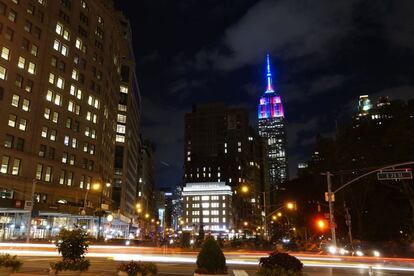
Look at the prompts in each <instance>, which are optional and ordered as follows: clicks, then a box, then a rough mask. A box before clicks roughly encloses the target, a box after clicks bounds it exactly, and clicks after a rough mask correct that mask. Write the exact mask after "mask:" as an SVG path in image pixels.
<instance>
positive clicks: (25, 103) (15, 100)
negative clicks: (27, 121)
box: [11, 94, 30, 111]
mask: <svg viewBox="0 0 414 276" xmlns="http://www.w3.org/2000/svg"><path fill="white" fill-rule="evenodd" d="M11 105H12V106H14V107H17V108H18V107H21V108H22V110H23V111H29V110H30V100H28V99H22V100H21V99H20V96H19V95H17V94H13V96H12V100H11Z"/></svg>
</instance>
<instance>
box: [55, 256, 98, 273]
mask: <svg viewBox="0 0 414 276" xmlns="http://www.w3.org/2000/svg"><path fill="white" fill-rule="evenodd" d="M89 266H90V262H89V260H87V259H85V258H83V259H77V260H71V259H64V260H62V261H59V262H56V263H51V264H50V267H51V268H52V270H53V271H55V273H56V274H58V273H59V272H60V271H64V270H73V271H81V272H82V271H86V270H88V268H89Z"/></svg>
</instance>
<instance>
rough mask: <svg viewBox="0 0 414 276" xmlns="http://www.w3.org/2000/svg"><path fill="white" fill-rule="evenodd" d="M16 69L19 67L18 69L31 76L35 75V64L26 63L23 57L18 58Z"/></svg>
mask: <svg viewBox="0 0 414 276" xmlns="http://www.w3.org/2000/svg"><path fill="white" fill-rule="evenodd" d="M17 67H19V68H20V69H23V70H26V71H27V72H28V73H29V74H32V75H35V74H36V64H35V63H33V62H31V61H27V62H26V58H25V57H22V56H19V60H18V62H17Z"/></svg>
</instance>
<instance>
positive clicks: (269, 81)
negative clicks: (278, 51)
mask: <svg viewBox="0 0 414 276" xmlns="http://www.w3.org/2000/svg"><path fill="white" fill-rule="evenodd" d="M266 66H267V74H266V76H267V86H266V93H271V92H275V91H274V90H273V86H272V71H271V70H270V56H269V54H267V55H266Z"/></svg>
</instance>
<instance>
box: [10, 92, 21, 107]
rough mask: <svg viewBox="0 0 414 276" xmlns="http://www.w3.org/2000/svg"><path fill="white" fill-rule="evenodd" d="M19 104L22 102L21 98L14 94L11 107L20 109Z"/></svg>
mask: <svg viewBox="0 0 414 276" xmlns="http://www.w3.org/2000/svg"><path fill="white" fill-rule="evenodd" d="M19 102H20V96H19V95H16V94H13V96H12V102H11V105H12V106H14V107H19Z"/></svg>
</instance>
